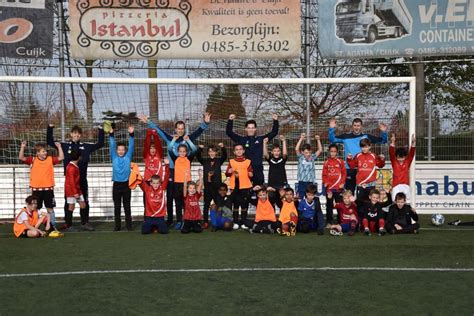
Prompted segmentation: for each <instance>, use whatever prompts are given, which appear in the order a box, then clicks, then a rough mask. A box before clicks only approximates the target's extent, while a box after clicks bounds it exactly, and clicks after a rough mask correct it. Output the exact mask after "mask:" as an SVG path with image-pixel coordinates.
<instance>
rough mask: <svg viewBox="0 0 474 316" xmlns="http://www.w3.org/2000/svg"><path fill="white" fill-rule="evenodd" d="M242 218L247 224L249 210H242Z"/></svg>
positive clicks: (243, 223) (243, 222)
mask: <svg viewBox="0 0 474 316" xmlns="http://www.w3.org/2000/svg"><path fill="white" fill-rule="evenodd" d="M240 213H241V218H242V223H241V224H242V225H245V223H246V222H247V210H242V211H241V212H240Z"/></svg>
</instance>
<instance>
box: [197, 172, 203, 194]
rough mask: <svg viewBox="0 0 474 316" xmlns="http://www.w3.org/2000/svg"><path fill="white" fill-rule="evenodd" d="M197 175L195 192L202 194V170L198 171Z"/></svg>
mask: <svg viewBox="0 0 474 316" xmlns="http://www.w3.org/2000/svg"><path fill="white" fill-rule="evenodd" d="M198 175H199V182H198V186H197V191H198V192H202V186H203V183H204V180H203V177H202V169H199V170H198Z"/></svg>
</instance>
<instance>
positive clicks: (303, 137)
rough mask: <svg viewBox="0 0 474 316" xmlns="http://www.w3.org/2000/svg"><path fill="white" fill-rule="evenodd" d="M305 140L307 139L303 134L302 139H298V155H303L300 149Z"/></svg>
mask: <svg viewBox="0 0 474 316" xmlns="http://www.w3.org/2000/svg"><path fill="white" fill-rule="evenodd" d="M305 138H306V134H305V133H301V135H300V139H298V142H297V143H296V146H295V152H296V154H297V155H301V151H300V148H301V144H302V143H303V141H304V140H305Z"/></svg>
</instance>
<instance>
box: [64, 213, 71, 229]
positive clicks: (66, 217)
mask: <svg viewBox="0 0 474 316" xmlns="http://www.w3.org/2000/svg"><path fill="white" fill-rule="evenodd" d="M64 221H65V222H66V226H67V227H71V226H72V211H69V210H68V211H66V212H65V213H64Z"/></svg>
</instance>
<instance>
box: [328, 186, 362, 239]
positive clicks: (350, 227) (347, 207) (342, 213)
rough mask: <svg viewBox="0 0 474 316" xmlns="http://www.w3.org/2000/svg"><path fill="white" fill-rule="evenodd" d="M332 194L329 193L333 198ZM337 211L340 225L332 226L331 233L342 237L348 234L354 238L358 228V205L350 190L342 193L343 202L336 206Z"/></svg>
mask: <svg viewBox="0 0 474 316" xmlns="http://www.w3.org/2000/svg"><path fill="white" fill-rule="evenodd" d="M331 195H332V192H328V196H329V197H331ZM334 208H335V209H336V210H337V214H338V218H339V223H338V224H334V225H331V228H330V231H329V233H330V234H331V235H333V236H342V235H343V233H347V235H348V236H353V235H354V233H355V231H356V228H357V223H358V220H357V205H356V204H355V203H354V196H353V195H352V192H351V191H350V190H346V191H344V192H343V193H342V202H338V203H336V204H335V205H334Z"/></svg>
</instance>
